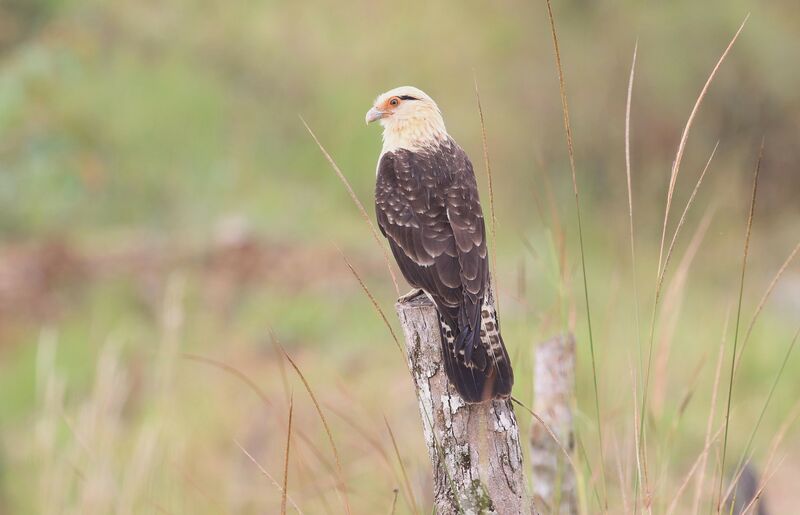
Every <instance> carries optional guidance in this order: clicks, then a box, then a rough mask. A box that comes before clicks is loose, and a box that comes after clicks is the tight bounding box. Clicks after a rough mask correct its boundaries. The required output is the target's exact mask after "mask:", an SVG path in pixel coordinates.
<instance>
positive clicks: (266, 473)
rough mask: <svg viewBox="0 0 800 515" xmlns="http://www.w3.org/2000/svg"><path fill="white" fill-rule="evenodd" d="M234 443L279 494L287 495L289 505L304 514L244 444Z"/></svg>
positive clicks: (236, 441) (235, 441)
mask: <svg viewBox="0 0 800 515" xmlns="http://www.w3.org/2000/svg"><path fill="white" fill-rule="evenodd" d="M233 443H235V444H236V447H238V448H239V450H240V451H242V453H244V455H245V456H247V459H249V460H250V461H251V462H252V463H253V465H255V466H256V467H257V468H258V470H259V471H260V472H261V473H262V474H263V475H264V477H266V478H267V479H269V480H270V482H271V483H272V485H273V486H274V487H275V488H277V489H278V491H279V492H281V495H282V496H283V495H284V494H285V495H286V499H287V500H288V501H289V503H291V505H292V507H293V508H294V509H295V510H297V513H300V514H302V513H303V510H301V509H300V507H299V506H298V505H297V503H296V502H294V499H292V496H291V495H289V494H286V490H284V489H283V487H282V486H281V485H280V483H278V482H277V481H275V478H274V477H272V474H270V473H269V472H267V470H266V469H265V468H264V467H263V466H262V465H261V463H259V462H258V460H256V458H255V457H254V456H253V455H252V454H250V453H249V452H248V451H247V449H245V448H244V447H243V446H242V444H241V443H239V441H238V440H234V441H233Z"/></svg>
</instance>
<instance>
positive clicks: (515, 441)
mask: <svg viewBox="0 0 800 515" xmlns="http://www.w3.org/2000/svg"><path fill="white" fill-rule="evenodd" d="M395 307H396V309H397V314H398V316H399V317H400V324H401V325H402V326H403V332H404V333H405V341H406V358H407V360H408V368H409V370H410V371H411V376H412V377H413V379H414V386H415V387H416V390H417V399H418V400H419V411H420V413H421V415H422V427H423V431H424V433H425V443H426V444H427V445H428V455H429V456H430V459H431V463H432V465H433V482H434V485H433V493H434V504H435V509H436V513H437V514H439V515H450V514H456V513H459V514H483V513H497V514H501V515H506V514H519V513H524V514H526V515H527V514H529V513H531V512H533V513H535V511H533V506H532V504H531V501H530V498H529V497H528V493H527V491H526V485H525V479H524V476H523V464H522V450H521V448H520V443H519V429H518V427H517V419H516V417H515V416H514V410H513V408H512V405H511V401H492V402H485V403H482V404H466V403H465V402H464V401H463V400H462V399H461V397H460V396H459V395H458V393H456V391H455V388H453V386H452V385H451V384H450V382H449V381H448V379H447V375H446V374H445V370H444V363H443V362H442V347H441V339H440V338H441V336H440V334H439V318H438V317H439V315H438V314H437V312H436V308H435V307H434V306H433V303H431V301H430V300H428V298H427V297H425V296H424V295H419V296H416V297H414V298H411V299H410V300H404V299H400V301H398V303H397V305H396V306H395Z"/></svg>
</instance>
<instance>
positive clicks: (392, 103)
mask: <svg viewBox="0 0 800 515" xmlns="http://www.w3.org/2000/svg"><path fill="white" fill-rule="evenodd" d="M399 103H400V99H398V98H397V97H394V98H392V99H391V100H389V105H391V106H396V105H397V104H399Z"/></svg>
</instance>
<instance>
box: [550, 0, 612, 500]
mask: <svg viewBox="0 0 800 515" xmlns="http://www.w3.org/2000/svg"><path fill="white" fill-rule="evenodd" d="M546 3H547V17H548V20H549V21H550V33H551V35H552V37H553V51H554V53H555V60H556V69H557V71H558V86H559V93H560V96H561V111H562V114H563V117H564V132H565V134H566V138H567V152H568V154H569V166H570V170H571V172H572V191H573V194H574V196H575V213H576V218H577V221H578V242H579V243H580V250H581V271H582V272H583V294H584V300H585V301H586V322H587V326H588V332H589V351H590V355H591V361H592V379H593V382H594V404H595V415H596V416H597V439H598V449H599V451H600V477H601V479H602V484H603V502H602V507H603V510H604V511H608V493H607V490H606V476H605V456H604V451H603V431H602V423H601V420H602V417H601V416H600V394H599V389H598V386H597V364H596V359H595V353H594V337H593V335H592V315H591V307H590V302H589V284H588V278H587V277H586V252H585V250H584V246H583V225H582V223H581V203H580V198H579V195H578V179H577V175H576V173H575V152H574V145H573V142H572V126H571V124H570V121H569V105H568V103H567V85H566V81H565V80H564V68H563V66H562V65H561V50H560V49H559V46H558V33H557V31H556V22H555V17H554V16H553V7H552V5H551V3H550V0H546Z"/></svg>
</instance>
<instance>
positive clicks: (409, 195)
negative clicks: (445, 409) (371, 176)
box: [375, 141, 513, 402]
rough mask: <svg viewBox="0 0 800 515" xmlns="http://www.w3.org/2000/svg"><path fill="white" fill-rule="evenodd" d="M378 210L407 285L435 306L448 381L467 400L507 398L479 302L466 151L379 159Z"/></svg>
mask: <svg viewBox="0 0 800 515" xmlns="http://www.w3.org/2000/svg"><path fill="white" fill-rule="evenodd" d="M375 208H376V214H377V218H378V224H379V226H380V228H381V232H383V234H384V236H386V237H387V239H388V240H389V244H390V247H391V249H392V253H393V254H394V256H395V259H396V260H397V263H398V265H399V267H400V270H401V271H402V273H403V275H404V276H405V278H406V280H408V282H409V283H411V284H412V285H413V286H415V287H417V288H421V289H423V290H425V291H426V292H427V293H428V294H429V295H430V296H431V297H432V298H433V300H434V302H435V303H436V307H437V309H438V311H439V313H440V315H441V317H442V344H443V346H444V348H443V350H444V357H445V365H446V369H447V374H448V377H450V380H451V382H453V384H454V385H455V386H456V388H457V390H458V391H459V393H461V395H462V396H463V397H464V398H465V400H467V402H480V401H482V400H485V399H486V398H490V397H504V396H507V395H508V393H509V392H510V389H511V384H512V383H513V373H512V371H511V368H510V363H509V362H508V356H507V354H506V352H505V348H504V347H503V345H502V338H501V337H500V335H499V331H497V336H496V339H497V343H496V344H492V343H491V342H490V341H489V338H488V336H487V334H488V331H487V330H486V329H487V327H486V326H485V323H486V320H487V317H489V318H492V319H493V318H494V314H493V311H491V313H489V312H488V311H487V309H486V308H487V306H486V305H485V304H484V301H485V300H486V297H487V292H488V289H489V265H488V256H487V252H486V230H485V226H484V220H483V212H482V210H481V206H480V201H479V198H478V188H477V184H476V182H475V174H474V172H473V169H472V164H471V163H470V161H469V159H468V157H467V156H466V154H465V153H464V151H463V150H462V149H461V148H460V147H459V146H458V145H456V144H455V142H452V141H448V142H446V143H445V144H443V145H442V146H440V147H438V148H436V149H432V150H429V151H422V152H411V151H408V150H398V151H395V152H389V153H386V154H384V155H383V157H382V158H381V161H380V163H379V165H378V179H377V183H376V190H375ZM482 311H483V320H482V316H481V315H482ZM495 323H496V321H495Z"/></svg>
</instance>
